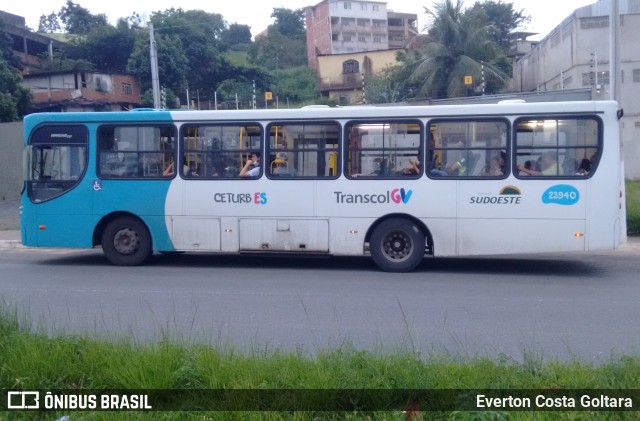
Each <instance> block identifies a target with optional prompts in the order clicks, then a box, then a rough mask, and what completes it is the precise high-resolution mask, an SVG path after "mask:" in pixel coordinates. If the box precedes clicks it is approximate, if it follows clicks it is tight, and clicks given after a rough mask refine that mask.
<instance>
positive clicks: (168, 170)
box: [162, 157, 176, 177]
mask: <svg viewBox="0 0 640 421" xmlns="http://www.w3.org/2000/svg"><path fill="white" fill-rule="evenodd" d="M175 166H176V163H175V162H174V160H173V157H171V158H169V160H168V161H167V164H166V165H165V167H164V170H163V171H162V175H163V176H164V177H171V176H172V175H173V171H174V168H175Z"/></svg>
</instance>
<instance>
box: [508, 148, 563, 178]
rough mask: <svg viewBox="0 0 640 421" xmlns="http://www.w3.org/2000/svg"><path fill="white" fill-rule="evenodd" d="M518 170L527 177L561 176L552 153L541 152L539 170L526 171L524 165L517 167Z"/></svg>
mask: <svg viewBox="0 0 640 421" xmlns="http://www.w3.org/2000/svg"><path fill="white" fill-rule="evenodd" d="M517 168H518V170H519V171H520V173H521V175H522V173H524V174H527V175H537V176H557V175H562V171H561V170H560V167H559V166H558V161H557V160H556V157H555V153H553V152H549V151H548V152H543V153H542V155H540V166H539V170H533V169H528V168H526V167H525V166H524V165H518V166H517Z"/></svg>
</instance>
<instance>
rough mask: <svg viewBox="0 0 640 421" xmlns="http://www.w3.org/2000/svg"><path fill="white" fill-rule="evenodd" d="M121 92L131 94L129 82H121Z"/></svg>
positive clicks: (131, 87)
mask: <svg viewBox="0 0 640 421" xmlns="http://www.w3.org/2000/svg"><path fill="white" fill-rule="evenodd" d="M122 93H123V94H125V95H133V86H131V84H130V83H123V84H122Z"/></svg>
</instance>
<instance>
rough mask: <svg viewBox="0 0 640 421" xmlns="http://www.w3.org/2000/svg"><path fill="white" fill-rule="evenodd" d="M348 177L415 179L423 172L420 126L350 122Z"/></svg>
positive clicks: (347, 160)
mask: <svg viewBox="0 0 640 421" xmlns="http://www.w3.org/2000/svg"><path fill="white" fill-rule="evenodd" d="M346 132H347V133H348V142H347V152H346V164H345V167H346V172H347V177H348V178H353V179H368V178H417V177H420V175H421V174H422V171H423V162H422V161H423V159H422V151H423V148H422V144H423V141H422V139H423V136H422V125H421V124H420V123H418V122H412V121H410V122H392V121H388V122H380V121H375V122H362V123H360V122H359V123H350V124H348V125H347V127H346Z"/></svg>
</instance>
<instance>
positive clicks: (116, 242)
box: [102, 217, 153, 266]
mask: <svg viewBox="0 0 640 421" xmlns="http://www.w3.org/2000/svg"><path fill="white" fill-rule="evenodd" d="M102 251H103V252H104V255H105V256H106V257H107V260H109V261H110V262H111V263H112V264H114V265H117V266H137V265H140V264H142V263H144V262H145V261H146V260H147V259H148V258H149V256H151V253H152V252H153V250H152V248H151V235H150V234H149V230H148V229H147V227H146V226H145V225H144V224H143V223H142V222H141V221H140V220H139V219H136V218H133V217H123V218H118V219H114V220H113V221H111V222H109V224H108V225H107V226H106V228H105V229H104V231H103V233H102Z"/></svg>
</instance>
